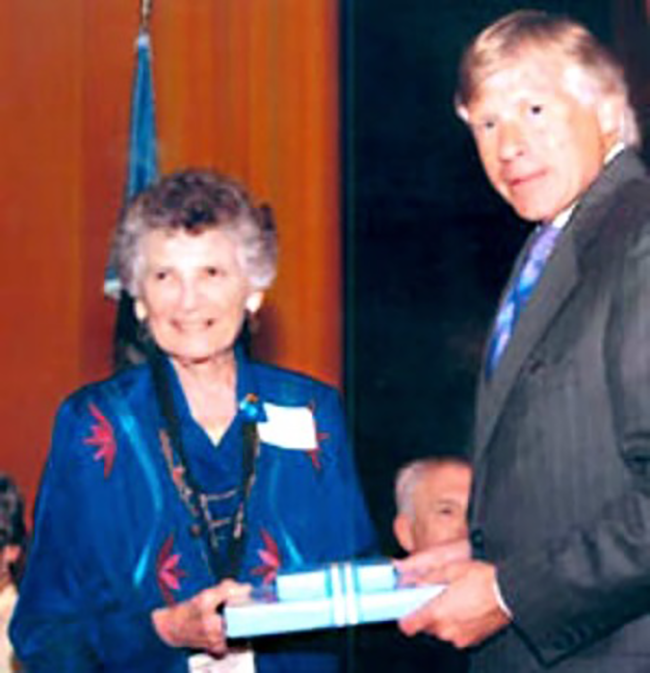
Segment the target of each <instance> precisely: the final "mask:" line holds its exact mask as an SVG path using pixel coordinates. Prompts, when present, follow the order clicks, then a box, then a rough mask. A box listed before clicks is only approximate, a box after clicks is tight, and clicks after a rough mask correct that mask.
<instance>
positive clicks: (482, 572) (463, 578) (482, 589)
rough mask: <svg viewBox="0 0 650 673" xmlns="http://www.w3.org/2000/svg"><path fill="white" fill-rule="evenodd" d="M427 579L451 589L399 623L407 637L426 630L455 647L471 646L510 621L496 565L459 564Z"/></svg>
mask: <svg viewBox="0 0 650 673" xmlns="http://www.w3.org/2000/svg"><path fill="white" fill-rule="evenodd" d="M425 553H429V552H425ZM418 556H421V555H418ZM427 579H428V580H429V581H432V582H442V583H446V584H448V586H447V588H446V589H445V590H444V591H443V592H442V593H441V594H440V595H438V596H437V597H436V598H433V599H432V600H430V601H429V602H428V603H426V604H425V605H424V606H422V607H421V608H420V609H418V610H416V611H415V612H412V613H411V614H410V615H407V616H406V617H403V618H402V619H401V620H400V622H399V628H400V630H401V631H402V632H403V633H404V634H405V635H407V636H413V635H415V634H416V633H420V632H422V631H424V632H426V633H428V634H430V635H432V636H436V637H437V638H440V640H446V641H449V642H450V643H453V644H454V645H455V646H456V647H469V646H471V645H478V644H479V643H481V642H482V641H483V640H485V639H486V638H488V637H489V636H491V635H492V634H494V633H496V632H497V631H499V630H500V629H502V628H503V627H504V626H506V625H507V624H508V623H509V622H510V617H509V616H508V615H507V614H506V613H505V612H504V611H503V610H502V609H501V607H500V606H499V603H498V601H497V597H496V569H495V567H494V566H492V565H490V564H488V563H484V562H482V561H457V562H452V563H449V564H447V565H444V566H442V567H439V568H437V569H436V571H435V572H431V573H429V575H428V577H427Z"/></svg>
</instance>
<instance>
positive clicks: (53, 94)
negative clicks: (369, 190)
mask: <svg viewBox="0 0 650 673" xmlns="http://www.w3.org/2000/svg"><path fill="white" fill-rule="evenodd" d="M336 4H337V3H333V2H331V0H309V2H304V0H246V2H242V1H241V0H191V1H188V2H179V0H155V2H154V14H153V21H152V40H153V50H154V79H155V87H156V95H157V112H158V122H159V136H160V141H161V146H160V159H161V167H162V169H163V170H165V171H167V170H170V169H173V168H178V167H182V166H188V165H209V166H214V167H217V168H221V169H222V170H224V171H226V172H229V173H232V174H233V175H235V176H238V177H239V178H240V179H242V180H243V181H244V182H247V183H248V184H250V186H251V187H252V189H253V191H254V192H255V193H256V194H258V195H259V196H260V198H262V199H263V200H268V201H269V202H271V203H272V205H273V206H274V209H275V211H276V215H277V219H278V223H279V229H280V236H281V272H280V277H279V279H278V282H277V285H276V287H275V289H274V290H273V291H272V293H271V296H270V297H269V301H268V305H267V306H266V307H265V310H264V315H263V317H262V321H261V322H262V328H261V333H260V334H259V336H258V343H259V344H263V345H260V347H259V349H258V350H259V352H260V353H261V354H262V355H263V356H264V357H267V358H268V359H271V360H273V361H275V362H278V363H280V364H283V365H286V366H290V367H293V368H299V369H302V370H305V371H307V372H309V373H312V374H313V375H316V376H319V377H321V378H325V379H327V380H329V381H331V382H333V383H338V382H339V381H340V361H341V357H340V328H341V325H340V309H339V299H340V277H339V274H340V269H339V261H340V254H339V223H338V214H339V203H338V129H337V116H338V111H337V107H338V100H337V67H338V64H337V56H336V53H337V16H336ZM137 22H138V2H137V0H110V2H97V1H96V0H57V2H52V0H29V2H25V0H3V2H2V3H0V92H1V93H0V134H2V138H1V139H2V144H1V145H2V152H0V180H1V183H0V213H1V214H2V222H1V225H0V226H2V231H3V239H2V240H3V244H2V246H0V299H1V300H2V305H3V315H4V320H3V327H2V330H0V348H1V351H0V352H2V354H3V358H4V362H3V365H4V366H3V375H2V384H1V385H2V389H1V400H0V422H1V423H2V427H3V429H4V433H3V442H2V444H1V445H0V469H2V470H7V471H10V472H12V473H13V474H15V475H16V476H17V477H18V480H19V482H20V484H21V486H22V487H23V489H24V490H25V492H26V494H27V496H28V498H30V499H31V497H32V496H33V494H34V491H35V486H36V482H37V478H38V474H39V472H40V468H41V465H42V461H43V458H44V456H45V453H46V450H47V444H48V441H49V434H50V430H51V422H52V416H53V413H54V411H55V409H56V406H57V405H58V403H59V402H60V401H61V399H62V398H63V396H64V395H65V394H66V393H67V392H69V391H70V390H71V389H73V388H75V387H77V386H78V385H80V384H82V383H83V382H85V381H88V380H91V379H96V378H98V377H101V376H104V375H105V374H107V373H108V371H109V360H110V343H111V336H112V328H113V312H114V307H113V305H112V304H111V303H110V302H109V301H107V300H105V299H104V298H103V297H102V293H101V286H102V277H103V270H104V265H105V262H106V255H107V246H108V242H109V238H110V233H111V230H112V227H113V225H114V222H115V219H116V216H117V213H118V210H119V208H120V205H121V202H122V195H123V190H124V180H125V171H126V149H127V139H128V119H129V102H130V94H131V86H132V75H133V65H134V42H135V38H136V32H137Z"/></svg>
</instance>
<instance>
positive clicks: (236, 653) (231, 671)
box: [188, 650, 255, 673]
mask: <svg viewBox="0 0 650 673" xmlns="http://www.w3.org/2000/svg"><path fill="white" fill-rule="evenodd" d="M188 663H189V669H188V670H189V673H255V655H254V654H253V650H232V651H230V652H228V654H226V656H225V657H221V658H219V659H217V658H216V657H213V656H211V655H209V654H205V653H201V654H194V655H192V656H191V657H190V658H189V660H188Z"/></svg>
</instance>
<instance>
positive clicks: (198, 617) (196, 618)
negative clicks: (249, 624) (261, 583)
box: [151, 580, 250, 656]
mask: <svg viewBox="0 0 650 673" xmlns="http://www.w3.org/2000/svg"><path fill="white" fill-rule="evenodd" d="M249 593H250V586H249V585H248V584H238V583H237V582H235V581H233V580H224V581H223V582H221V583H220V584H218V585H217V586H215V587H210V588H209V589H204V590H203V591H201V592H200V593H198V594H196V596H193V597H192V598H190V599H189V600H186V601H183V602H182V603H178V605H173V606H171V607H167V608H158V609H157V610H154V611H153V612H152V613H151V619H152V621H153V625H154V628H155V630H156V633H158V635H159V636H160V638H161V639H162V640H163V641H164V642H165V643H167V644H168V645H170V646H172V647H189V648H192V649H195V650H201V651H203V652H209V653H210V654H213V655H216V656H222V655H224V654H225V653H226V650H227V645H226V633H225V628H224V621H223V617H222V616H221V615H220V614H219V613H218V612H217V609H218V608H219V606H221V605H223V604H224V603H226V602H227V601H228V600H230V599H233V598H242V597H245V596H247V595H248V594H249Z"/></svg>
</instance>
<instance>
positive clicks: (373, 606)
mask: <svg viewBox="0 0 650 673" xmlns="http://www.w3.org/2000/svg"><path fill="white" fill-rule="evenodd" d="M443 590H444V585H440V584H435V585H422V586H400V585H399V578H398V576H397V574H396V572H395V569H394V566H393V565H392V563H390V561H386V560H385V559H382V560H381V561H370V562H367V561H366V562H349V563H335V564H330V565H328V566H323V567H321V568H315V569H309V570H306V571H304V572H298V573H287V574H281V575H280V576H279V577H278V579H277V582H276V586H275V587H273V588H272V589H268V588H267V589H265V590H261V591H260V590H258V591H254V592H253V595H252V596H251V597H250V598H249V599H247V600H245V601H243V602H241V603H237V604H232V603H231V604H228V605H226V607H225V610H224V616H225V620H226V633H227V634H228V637H229V638H251V637H254V636H262V635H272V634H278V633H292V632H297V631H309V630H315V629H328V628H340V627H343V626H354V625H356V624H369V623H373V622H384V621H391V620H396V619H399V618H401V617H403V616H404V615H406V614H408V613H409V612H412V611H413V610H415V609H417V608H418V607H420V606H421V605H423V604H424V603H426V602H427V601H428V600H430V599H432V598H434V597H435V596H437V595H438V594H439V593H440V592H441V591H443Z"/></svg>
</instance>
